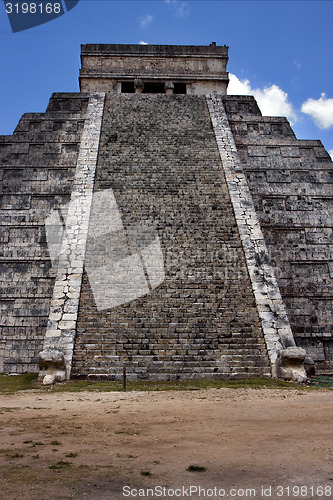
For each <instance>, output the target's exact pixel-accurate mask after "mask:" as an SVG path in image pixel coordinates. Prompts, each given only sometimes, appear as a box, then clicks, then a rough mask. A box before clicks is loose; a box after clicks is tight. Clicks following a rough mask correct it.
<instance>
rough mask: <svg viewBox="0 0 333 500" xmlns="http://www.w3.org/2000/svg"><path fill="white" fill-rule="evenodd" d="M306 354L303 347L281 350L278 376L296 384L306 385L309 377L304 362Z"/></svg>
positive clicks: (278, 361)
mask: <svg viewBox="0 0 333 500" xmlns="http://www.w3.org/2000/svg"><path fill="white" fill-rule="evenodd" d="M305 358H306V352H305V350H304V349H302V348H301V347H296V346H291V347H287V349H281V350H280V351H279V354H278V360H277V363H278V371H277V375H278V376H279V377H281V378H284V379H287V380H288V379H289V380H293V381H294V382H299V383H304V382H306V380H307V375H306V373H305V370H304V361H305Z"/></svg>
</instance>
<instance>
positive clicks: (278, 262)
mask: <svg viewBox="0 0 333 500" xmlns="http://www.w3.org/2000/svg"><path fill="white" fill-rule="evenodd" d="M223 102H224V106H225V108H226V111H227V115H228V120H229V123H230V126H231V129H232V131H233V135H234V139H235V142H236V146H237V150H238V153H239V156H240V159H241V161H242V163H243V167H244V170H245V172H246V175H247V179H248V183H249V186H250V189H251V192H252V197H253V200H254V204H255V207H256V212H257V214H258V216H259V220H260V223H261V228H262V231H263V233H264V236H265V241H266V244H267V247H268V250H269V253H270V258H271V260H272V262H273V264H274V266H275V274H276V277H277V279H278V283H279V287H280V290H281V294H282V297H283V300H284V303H285V305H286V308H287V312H288V316H289V321H290V324H291V327H292V330H293V333H294V337H295V340H296V343H297V345H299V346H300V347H304V348H305V349H306V351H307V353H308V354H309V355H310V356H312V357H313V359H314V360H315V362H316V366H317V371H318V372H320V371H332V369H333V339H332V332H333V328H332V327H333V324H332V323H333V310H332V309H333V300H332V298H333V289H332V279H333V273H332V259H333V239H332V226H333V218H332V213H333V189H332V182H333V168H332V161H331V158H330V156H329V155H328V153H327V152H326V151H325V149H324V148H323V146H322V144H321V142H320V141H316V140H298V139H296V138H295V135H294V133H293V131H292V129H291V127H290V125H289V123H288V121H287V119H286V118H280V117H263V116H261V114H260V111H259V109H258V108H257V105H256V103H255V100H254V98H253V97H249V96H223Z"/></svg>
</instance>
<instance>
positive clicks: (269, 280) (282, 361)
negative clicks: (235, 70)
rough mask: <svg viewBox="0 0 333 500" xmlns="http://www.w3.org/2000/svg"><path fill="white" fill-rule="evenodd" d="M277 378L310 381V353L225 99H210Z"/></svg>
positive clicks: (220, 149)
mask: <svg viewBox="0 0 333 500" xmlns="http://www.w3.org/2000/svg"><path fill="white" fill-rule="evenodd" d="M206 101H207V105H208V110H209V113H210V117H211V121H212V125H213V129H214V133H215V137H216V142H217V146H218V149H219V153H220V157H221V163H222V167H223V173H224V176H225V179H226V182H227V186H228V190H229V194H230V198H231V202H232V205H233V209H234V213H235V217H236V221H237V225H238V230H239V233H240V237H241V240H242V245H243V249H244V254H245V259H246V264H247V268H248V272H249V276H250V280H251V284H252V290H253V294H254V297H255V300H256V304H257V309H258V313H259V317H260V320H261V324H262V329H263V334H264V338H265V342H266V347H267V351H268V356H269V360H270V363H271V373H272V377H274V378H283V379H287V380H293V381H295V382H299V383H304V382H306V381H307V374H306V371H305V369H304V360H305V357H306V351H305V350H304V349H302V348H299V347H297V346H296V344H295V340H294V336H293V333H292V331H291V327H290V324H289V319H288V316H287V313H286V310H285V306H284V303H283V301H282V297H281V293H280V289H279V286H278V283H277V281H276V278H275V275H274V269H273V266H272V264H271V262H270V258H269V255H268V251H267V247H266V244H265V241H264V237H263V234H262V231H261V227H260V223H259V220H258V217H257V214H256V211H255V208H254V204H253V199H252V195H251V192H250V188H249V186H248V183H247V179H246V176H245V173H244V170H243V167H242V164H241V161H240V159H239V156H238V152H237V148H236V144H235V141H234V138H233V135H232V132H231V129H230V125H229V122H228V118H227V114H226V112H225V109H224V105H223V98H222V95H218V94H211V95H207V96H206Z"/></svg>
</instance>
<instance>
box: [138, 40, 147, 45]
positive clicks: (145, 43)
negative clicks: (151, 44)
mask: <svg viewBox="0 0 333 500" xmlns="http://www.w3.org/2000/svg"><path fill="white" fill-rule="evenodd" d="M139 44H140V45H148V43H147V42H144V41H143V40H140V42H139Z"/></svg>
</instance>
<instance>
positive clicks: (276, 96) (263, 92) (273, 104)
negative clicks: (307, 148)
mask: <svg viewBox="0 0 333 500" xmlns="http://www.w3.org/2000/svg"><path fill="white" fill-rule="evenodd" d="M229 78H230V81H229V85H228V94H229V95H253V96H254V97H255V99H256V101H257V103H258V106H259V108H260V110H261V112H262V114H263V115H266V116H286V117H287V118H288V120H289V121H290V122H291V124H293V123H295V122H296V121H297V114H296V112H295V110H294V108H293V106H292V104H291V103H290V102H289V101H288V94H287V93H286V92H284V91H283V90H282V89H280V87H278V86H277V85H275V84H274V85H271V86H270V87H264V88H263V89H259V88H257V89H253V88H252V87H251V84H250V81H249V80H239V78H237V76H236V75H233V74H232V73H230V74H229Z"/></svg>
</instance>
